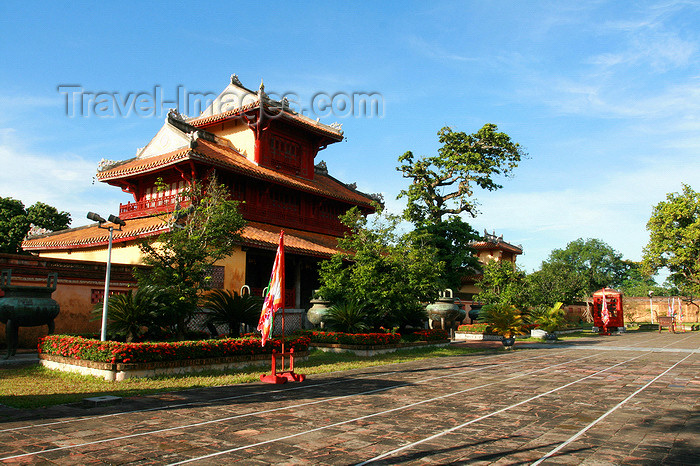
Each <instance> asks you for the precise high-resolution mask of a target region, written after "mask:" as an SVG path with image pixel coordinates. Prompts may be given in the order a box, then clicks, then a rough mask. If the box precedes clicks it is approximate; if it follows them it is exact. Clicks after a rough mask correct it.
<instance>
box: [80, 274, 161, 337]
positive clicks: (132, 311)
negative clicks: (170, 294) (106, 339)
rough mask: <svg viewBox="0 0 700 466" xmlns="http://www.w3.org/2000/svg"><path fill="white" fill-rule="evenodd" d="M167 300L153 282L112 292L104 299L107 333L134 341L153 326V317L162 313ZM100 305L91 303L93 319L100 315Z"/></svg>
mask: <svg viewBox="0 0 700 466" xmlns="http://www.w3.org/2000/svg"><path fill="white" fill-rule="evenodd" d="M167 303H168V302H167V299H166V296H165V294H164V292H163V291H162V290H160V289H158V288H156V287H153V286H142V287H140V288H139V289H137V290H136V291H133V290H129V292H128V293H126V294H115V295H112V296H110V297H109V300H108V301H107V319H108V320H107V333H108V334H109V335H110V336H111V337H115V338H117V339H121V340H126V341H127V342H131V341H136V340H138V339H140V338H141V337H143V336H144V335H145V334H146V333H147V332H148V331H149V330H153V329H154V328H155V327H157V324H156V321H157V320H158V318H159V316H160V315H162V314H164V313H165V310H166V308H167ZM102 307H103V303H99V304H97V305H96V306H95V307H94V309H93V311H92V315H93V320H97V319H100V318H101V317H102Z"/></svg>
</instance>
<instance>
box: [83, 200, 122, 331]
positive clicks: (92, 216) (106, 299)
mask: <svg viewBox="0 0 700 466" xmlns="http://www.w3.org/2000/svg"><path fill="white" fill-rule="evenodd" d="M87 218H89V219H90V220H93V221H95V222H97V228H104V229H105V230H109V245H108V246H107V273H106V274H105V294H104V298H103V299H102V332H101V333H100V340H102V341H107V307H108V306H107V305H108V303H109V275H110V271H111V268H112V236H113V232H114V225H119V228H118V229H117V231H121V229H122V227H123V226H124V225H126V222H125V221H124V220H122V219H120V218H119V217H116V216H114V215H110V216H109V221H110V222H112V225H109V226H106V227H105V226H102V224H103V223H105V222H106V221H107V220H105V219H104V218H102V217H100V216H99V215H97V214H96V213H95V212H88V214H87Z"/></svg>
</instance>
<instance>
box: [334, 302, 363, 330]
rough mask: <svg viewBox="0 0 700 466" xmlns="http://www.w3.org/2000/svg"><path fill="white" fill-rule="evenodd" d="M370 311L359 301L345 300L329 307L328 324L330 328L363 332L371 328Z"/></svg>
mask: <svg viewBox="0 0 700 466" xmlns="http://www.w3.org/2000/svg"><path fill="white" fill-rule="evenodd" d="M368 318H369V312H368V311H367V309H366V308H365V307H364V306H363V305H362V304H360V303H359V302H357V301H344V302H341V303H338V304H334V305H333V306H331V307H330V309H328V314H327V320H326V325H327V326H328V328H329V329H330V330H334V331H337V332H344V333H361V332H365V331H367V330H369V325H367V319H368Z"/></svg>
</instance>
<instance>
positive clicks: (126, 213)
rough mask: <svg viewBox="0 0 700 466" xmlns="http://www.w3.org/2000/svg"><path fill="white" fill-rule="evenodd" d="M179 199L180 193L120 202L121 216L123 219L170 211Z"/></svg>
mask: <svg viewBox="0 0 700 466" xmlns="http://www.w3.org/2000/svg"><path fill="white" fill-rule="evenodd" d="M177 201H178V195H172V196H159V197H157V198H151V199H144V200H142V201H136V202H129V203H127V204H119V217H121V218H122V219H129V218H134V217H144V216H146V215H152V214H157V213H159V212H169V211H171V210H173V208H174V207H175V205H176V204H177Z"/></svg>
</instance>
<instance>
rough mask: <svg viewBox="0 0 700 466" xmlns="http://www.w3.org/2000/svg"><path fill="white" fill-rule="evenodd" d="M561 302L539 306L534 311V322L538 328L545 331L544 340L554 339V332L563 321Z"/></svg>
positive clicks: (555, 336) (555, 337)
mask: <svg viewBox="0 0 700 466" xmlns="http://www.w3.org/2000/svg"><path fill="white" fill-rule="evenodd" d="M562 306H563V303H556V304H555V305H554V306H552V307H545V308H540V309H539V310H538V311H537V312H536V313H535V322H536V323H537V324H538V326H539V328H540V329H542V330H544V331H545V335H544V339H545V340H556V339H557V335H556V334H555V333H554V332H555V331H556V330H558V329H559V328H560V327H561V326H562V324H563V323H564V310H563V309H562Z"/></svg>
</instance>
